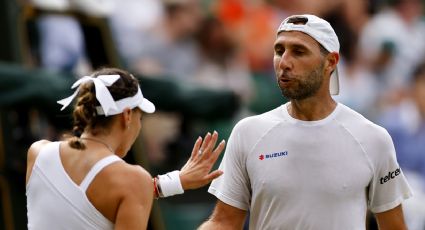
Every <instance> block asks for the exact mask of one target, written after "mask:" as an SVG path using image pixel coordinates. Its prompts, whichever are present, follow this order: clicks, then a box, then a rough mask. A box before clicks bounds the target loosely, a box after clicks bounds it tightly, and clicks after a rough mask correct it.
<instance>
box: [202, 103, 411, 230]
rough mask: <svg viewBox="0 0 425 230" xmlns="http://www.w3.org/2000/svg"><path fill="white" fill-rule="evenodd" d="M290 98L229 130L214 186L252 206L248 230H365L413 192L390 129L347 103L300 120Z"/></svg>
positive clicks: (223, 196)
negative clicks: (369, 216) (369, 220)
mask: <svg viewBox="0 0 425 230" xmlns="http://www.w3.org/2000/svg"><path fill="white" fill-rule="evenodd" d="M287 105H288V103H287V104H285V105H282V106H280V107H278V108H276V109H274V110H272V111H269V112H267V113H264V114H262V115H258V116H253V117H249V118H245V119H243V120H242V121H240V122H239V123H238V124H237V125H236V126H235V128H234V129H233V131H232V134H231V136H230V138H229V141H228V144H227V149H226V152H225V155H224V158H223V160H222V162H221V165H220V169H221V170H223V172H224V175H222V176H221V177H219V178H218V179H215V180H214V181H213V182H212V184H211V186H210V188H209V190H208V191H209V192H210V193H212V194H214V195H215V196H216V197H217V198H218V199H220V200H221V201H223V202H224V203H226V204H229V205H231V206H234V207H236V208H239V209H243V210H249V211H250V223H249V227H250V229H291V230H294V229H295V230H296V229H302V230H309V229H327V230H332V229H334V230H339V229H351V230H357V229H362V230H364V229H365V221H366V212H367V209H368V208H370V209H371V211H372V212H383V211H386V210H389V209H392V208H394V207H396V206H397V205H399V204H400V203H401V202H402V201H403V200H404V199H407V198H408V197H410V196H411V195H412V193H411V190H410V188H409V185H408V184H407V181H406V179H405V177H404V175H403V173H402V172H401V170H400V169H399V166H398V163H397V161H396V155H395V150H394V147H393V144H392V140H391V137H390V136H389V134H388V133H387V132H386V130H385V129H383V128H381V127H379V126H377V125H375V124H373V123H372V122H370V121H368V120H367V119H366V118H364V117H363V116H361V115H360V114H358V113H357V112H355V111H353V110H351V109H350V108H348V107H346V106H345V105H343V104H338V105H337V107H336V109H335V110H334V111H333V112H332V113H331V114H330V115H329V116H328V117H326V118H325V119H323V120H319V121H301V120H296V119H294V118H292V117H291V116H290V115H289V114H288V112H287Z"/></svg>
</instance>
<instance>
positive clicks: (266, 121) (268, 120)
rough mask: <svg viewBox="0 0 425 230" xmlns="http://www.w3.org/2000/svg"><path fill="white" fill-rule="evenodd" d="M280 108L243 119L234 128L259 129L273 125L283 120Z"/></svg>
mask: <svg viewBox="0 0 425 230" xmlns="http://www.w3.org/2000/svg"><path fill="white" fill-rule="evenodd" d="M281 107H282V106H279V107H277V108H275V109H273V110H270V111H267V112H264V113H262V114H257V115H253V116H248V117H245V118H243V119H241V120H240V121H239V122H238V123H237V124H236V126H235V127H238V128H248V127H261V126H269V125H274V124H276V123H279V122H281V121H282V120H283V115H282V112H281Z"/></svg>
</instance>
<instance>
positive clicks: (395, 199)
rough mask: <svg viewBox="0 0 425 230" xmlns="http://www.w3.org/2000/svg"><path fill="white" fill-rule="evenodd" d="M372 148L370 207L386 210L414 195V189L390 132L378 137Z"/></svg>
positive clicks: (371, 208)
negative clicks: (372, 169) (398, 159)
mask: <svg viewBox="0 0 425 230" xmlns="http://www.w3.org/2000/svg"><path fill="white" fill-rule="evenodd" d="M378 139H379V140H378V141H376V143H375V145H374V146H373V147H372V148H371V150H372V151H375V153H372V154H371V155H372V157H373V159H371V160H372V163H373V167H374V175H373V179H372V181H371V183H370V185H369V192H368V196H369V208H370V210H371V211H372V212H374V213H379V212H384V211H387V210H390V209H393V208H395V207H397V206H398V205H400V204H401V203H402V202H403V200H405V199H407V198H409V197H411V196H412V191H411V189H410V186H409V184H408V182H407V180H406V177H405V176H404V174H403V171H402V169H401V168H400V166H399V164H398V163H397V158H396V154H395V149H394V144H393V142H392V139H391V137H390V135H389V134H388V132H386V131H385V132H384V133H383V135H381V136H380V137H378Z"/></svg>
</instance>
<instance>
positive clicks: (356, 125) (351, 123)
mask: <svg viewBox="0 0 425 230" xmlns="http://www.w3.org/2000/svg"><path fill="white" fill-rule="evenodd" d="M340 106H341V107H342V109H341V110H342V112H341V113H340V116H338V117H337V120H338V122H340V124H341V125H342V126H344V127H345V128H346V129H347V130H349V131H350V132H351V133H352V134H353V135H355V136H358V137H368V138H369V137H370V138H373V139H375V138H387V137H388V136H389V134H388V132H387V130H386V129H385V128H383V127H382V126H380V125H378V124H376V123H374V122H373V121H371V120H369V119H367V118H366V117H364V116H363V115H362V114H360V113H358V112H357V111H355V110H353V109H351V108H349V107H348V106H345V105H343V104H340Z"/></svg>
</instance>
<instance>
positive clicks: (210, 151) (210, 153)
mask: <svg viewBox="0 0 425 230" xmlns="http://www.w3.org/2000/svg"><path fill="white" fill-rule="evenodd" d="M217 139H218V133H217V132H216V131H214V133H213V135H211V134H210V133H208V134H207V135H206V136H205V138H204V140H203V141H202V138H201V137H199V138H198V139H197V140H196V142H195V145H194V146H193V150H192V154H191V156H190V158H189V160H188V161H187V162H186V164H185V165H184V166H183V168H182V169H181V170H180V181H181V184H182V187H183V189H184V190H187V189H196V188H200V187H203V186H205V185H207V184H209V183H210V182H211V181H212V180H213V179H215V178H217V177H219V176H221V175H222V174H223V172H222V171H220V170H215V171H213V172H210V171H211V169H212V167H213V166H214V163H215V162H216V161H217V158H218V156H219V155H220V153H221V152H222V151H223V149H224V146H225V145H226V144H225V141H224V140H222V141H221V142H220V144H219V145H218V146H217V148H215V149H214V147H215V144H216V143H217Z"/></svg>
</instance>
